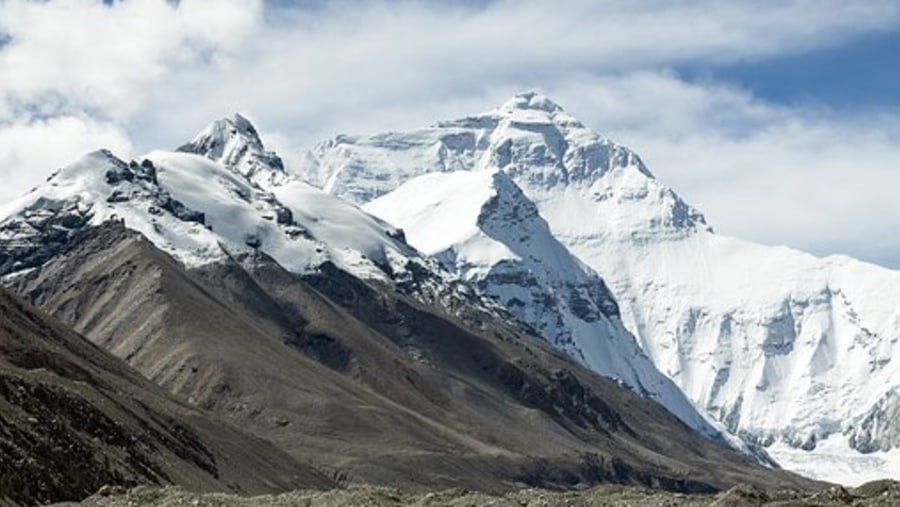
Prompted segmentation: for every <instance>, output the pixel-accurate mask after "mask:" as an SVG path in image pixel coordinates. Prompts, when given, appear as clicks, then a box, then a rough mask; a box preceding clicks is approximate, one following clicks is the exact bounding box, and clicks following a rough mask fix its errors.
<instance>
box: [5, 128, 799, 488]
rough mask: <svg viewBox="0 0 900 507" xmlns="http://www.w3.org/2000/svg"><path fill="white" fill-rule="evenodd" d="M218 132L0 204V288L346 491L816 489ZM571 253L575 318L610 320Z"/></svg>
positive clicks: (89, 162) (257, 149)
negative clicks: (562, 346)
mask: <svg viewBox="0 0 900 507" xmlns="http://www.w3.org/2000/svg"><path fill="white" fill-rule="evenodd" d="M230 121H231V123H232V124H234V128H232V127H229V126H228V125H229V123H228V121H224V123H222V122H220V123H217V124H216V125H220V126H222V125H224V127H221V128H219V127H216V126H215V125H214V126H213V127H211V128H210V129H207V130H206V131H205V133H207V134H208V135H201V136H199V137H198V139H200V141H196V142H195V143H192V144H189V145H187V146H189V147H190V146H193V147H191V148H183V149H182V151H181V152H154V153H151V154H150V155H148V156H146V157H145V158H143V159H142V160H141V161H140V162H137V161H134V162H126V161H123V160H120V159H118V158H116V157H115V156H114V155H112V154H111V153H108V152H97V153H94V154H91V155H89V156H87V157H86V158H84V159H82V160H81V161H79V162H77V163H76V164H74V165H72V166H69V167H66V168H64V169H62V170H61V171H59V172H58V173H57V174H55V175H54V176H52V177H51V178H50V179H49V180H48V181H47V183H46V184H44V185H42V186H40V187H38V188H37V189H35V190H34V191H33V192H31V193H29V194H28V195H26V196H23V197H22V198H20V199H18V200H16V201H14V202H12V203H10V204H8V205H5V206H4V207H2V208H0V256H2V257H0V266H2V270H0V276H2V277H3V281H4V283H5V284H6V285H7V286H8V287H10V288H12V289H14V290H15V291H16V292H17V293H18V294H20V295H22V296H23V297H26V298H28V300H29V301H31V302H32V303H34V304H35V305H38V306H40V307H41V308H42V309H44V310H45V311H47V312H48V313H51V314H53V315H54V316H56V317H57V318H59V319H61V320H63V321H64V322H65V323H67V324H68V325H70V326H72V327H73V328H75V329H76V330H77V331H79V332H81V333H83V334H84V335H85V336H86V337H88V338H89V339H90V340H91V341H93V342H94V343H95V344H97V345H99V346H100V347H102V348H104V349H106V350H108V351H111V352H112V353H113V354H114V355H116V356H118V357H120V358H122V359H124V360H126V361H127V362H128V363H129V364H130V365H131V366H133V367H134V368H135V369H137V370H138V371H139V372H140V373H141V374H143V375H144V376H146V377H147V378H148V379H150V380H152V381H153V382H155V383H156V384H158V385H160V386H162V387H164V388H165V389H167V390H168V391H170V392H172V393H174V394H176V395H178V396H179V397H181V398H182V399H184V400H187V402H188V403H190V404H192V405H195V406H197V407H200V408H202V409H206V410H209V411H212V412H213V413H215V414H216V415H217V416H219V417H222V418H223V419H226V420H229V421H234V422H237V423H239V424H240V425H241V427H243V428H245V429H247V430H248V431H251V432H253V433H254V434H255V435H257V436H259V437H261V438H264V439H266V440H269V441H271V442H274V443H275V444H276V445H277V446H278V447H279V448H281V449H283V450H285V451H286V452H287V453H289V454H290V455H292V456H293V457H294V458H296V459H299V460H302V461H303V462H307V463H310V464H312V465H314V466H315V467H316V468H317V469H319V470H322V471H324V472H326V473H327V475H328V476H329V477H332V478H333V479H334V480H336V481H338V482H340V483H377V484H389V485H406V486H415V487H418V488H422V487H436V486H441V487H447V486H463V487H470V488H479V489H486V490H497V489H508V488H515V487H521V485H522V484H528V485H544V486H554V487H574V486H577V485H580V484H593V483H597V482H618V483H626V484H639V485H643V486H651V487H663V488H667V489H674V490H689V491H709V490H713V489H720V488H724V487H728V486H730V485H733V484H735V483H737V482H749V483H754V484H759V485H765V486H767V487H800V488H806V487H811V486H813V484H812V483H810V482H809V481H806V480H804V479H802V478H799V477H797V476H795V475H792V474H789V473H786V472H783V471H780V470H773V469H767V468H764V467H761V466H759V465H757V464H756V463H755V462H753V461H752V460H750V459H749V458H748V457H746V456H743V455H741V454H738V453H736V452H734V451H733V450H731V449H729V448H727V447H726V446H722V445H719V444H717V443H714V442H712V441H710V440H708V439H707V438H704V437H702V436H701V435H699V434H698V433H696V432H694V431H692V430H691V429H690V428H689V427H687V426H686V425H684V424H683V423H682V422H681V421H679V420H678V419H677V418H675V417H674V416H672V415H671V414H670V413H669V412H668V411H666V410H665V409H664V408H662V407H661V406H660V405H658V404H657V403H655V402H653V401H651V400H648V399H646V398H642V397H640V396H637V395H635V394H634V393H632V392H631V391H629V390H627V389H624V388H622V387H621V386H620V385H619V384H618V383H616V382H613V381H611V380H609V379H606V378H603V377H601V376H599V375H597V374H596V373H593V372H591V371H590V370H588V369H586V368H584V367H582V366H580V365H578V364H576V363H574V362H572V361H571V360H570V359H569V358H568V357H566V356H565V355H563V354H562V353H561V352H559V351H557V350H556V349H555V348H553V347H552V346H550V345H549V344H547V343H546V342H545V341H543V340H541V339H539V338H537V337H535V336H533V335H531V334H530V328H529V327H528V326H527V325H524V324H521V323H520V322H519V321H518V320H517V319H516V318H515V317H514V316H513V315H512V314H510V313H509V312H507V311H506V310H504V309H502V308H500V307H499V306H498V305H497V304H495V303H492V302H491V301H490V300H488V299H485V298H484V297H482V296H481V295H480V294H479V293H478V291H476V290H475V289H473V288H469V287H468V286H466V285H465V284H464V283H462V282H460V281H459V280H458V279H457V277H456V276H455V275H453V274H450V273H448V272H447V271H446V270H444V269H443V268H442V267H441V265H440V263H439V262H438V261H436V260H433V259H429V258H426V257H424V256H422V255H421V254H419V253H418V252H417V251H416V250H415V249H413V248H412V247H411V246H409V245H408V244H407V243H406V242H405V241H404V239H403V235H402V233H401V232H400V231H399V230H398V229H396V228H394V227H392V226H389V225H388V224H387V223H385V222H383V221H382V220H379V219H376V218H374V217H372V216H370V215H368V214H366V213H364V212H363V211H361V210H360V209H359V208H358V207H356V206H354V205H352V204H349V203H346V202H344V201H342V200H340V199H338V198H336V197H334V196H330V195H328V194H326V193H324V192H322V191H320V190H316V189H314V188H312V187H310V186H309V185H307V184H304V183H302V182H299V181H297V180H295V179H293V177H290V176H287V177H281V176H278V174H280V169H279V168H278V166H277V164H268V165H267V164H262V162H260V161H262V160H265V159H264V158H261V157H259V156H257V155H259V153H263V154H266V153H268V152H266V151H265V149H264V147H263V146H262V144H261V143H256V142H254V140H253V138H254V137H255V134H254V133H255V129H252V128H247V127H246V126H245V127H240V125H238V124H239V123H240V120H238V119H235V120H230ZM222 135H224V136H225V138H224V139H223V138H222ZM228 136H238V137H239V139H234V138H232V137H228ZM243 137H248V139H240V138H243ZM223 141H224V142H223ZM221 146H226V147H227V146H238V148H235V149H234V150H230V149H225V148H222V149H221V150H220V149H219V147H221ZM241 146H246V149H244V148H240V147H241ZM190 151H193V152H199V153H188V152H190ZM232 152H233V153H240V154H241V155H240V156H237V157H236V158H235V157H232V158H230V159H228V160H219V159H217V158H216V157H219V156H224V155H222V154H226V153H232ZM269 155H271V154H269ZM267 156H268V155H267ZM272 157H274V155H272ZM214 159H215V160H214ZM270 159H271V157H270ZM235 160H237V162H235ZM242 161H249V162H247V163H246V164H245V163H244V162H242ZM225 164H228V165H225ZM254 164H256V165H254ZM248 165H253V166H254V167H255V170H253V171H249V170H247V167H248ZM267 172H268V173H267ZM270 175H274V176H272V177H270ZM509 190H512V188H510V189H509ZM512 197H513V199H514V200H516V199H519V200H521V198H522V196H521V195H518V194H516V195H513V196H512ZM540 224H541V222H539V221H533V223H532V224H531V225H530V226H529V227H532V228H534V227H544V228H546V225H543V226H541V225H540ZM538 232H541V230H538V229H537V228H535V229H534V233H535V234H537V233H538ZM545 232H546V231H545V230H543V233H545ZM554 248H558V245H557V246H556V247H554ZM560 255H562V253H560ZM529 262H531V261H529ZM571 262H572V266H573V269H575V267H578V269H581V270H582V271H583V278H582V279H578V280H581V281H582V282H584V285H583V286H578V287H577V289H578V290H579V291H582V292H583V293H584V294H585V297H587V295H590V296H591V297H592V298H593V299H592V300H591V301H590V302H589V304H588V306H587V310H586V311H585V312H584V314H585V315H588V314H593V315H594V317H596V319H598V320H602V318H606V319H607V320H608V321H609V322H610V323H611V324H610V325H614V324H612V321H611V320H610V317H609V315H614V305H613V304H611V303H610V300H609V297H608V294H606V292H605V291H604V290H602V282H599V281H598V280H597V279H596V278H595V277H594V276H593V275H591V274H589V272H588V271H587V270H586V268H584V267H583V266H581V265H580V264H577V263H576V262H575V261H574V260H571ZM578 276H582V275H578ZM565 307H566V308H569V303H566V305H565ZM604 312H605V313H604ZM601 315H602V316H603V317H601Z"/></svg>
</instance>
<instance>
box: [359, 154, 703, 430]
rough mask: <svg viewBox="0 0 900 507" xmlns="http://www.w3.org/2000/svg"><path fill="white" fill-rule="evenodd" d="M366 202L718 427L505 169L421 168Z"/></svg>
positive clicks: (682, 411)
mask: <svg viewBox="0 0 900 507" xmlns="http://www.w3.org/2000/svg"><path fill="white" fill-rule="evenodd" d="M365 209H366V210H367V211H369V212H372V213H373V214H375V215H377V216H380V217H381V218H383V219H385V220H387V221H388V222H391V223H393V224H396V225H398V226H400V227H402V228H403V229H404V231H405V233H406V237H407V238H408V239H409V241H410V242H411V243H412V244H413V245H415V246H416V247H418V248H419V249H420V250H421V251H422V252H424V253H426V254H428V255H431V256H434V257H435V258H437V259H439V260H440V261H441V263H442V264H443V266H444V267H445V269H447V270H449V271H452V272H455V273H457V274H458V275H459V276H460V277H461V279H462V280H464V281H466V282H468V283H470V284H473V285H474V286H475V287H476V288H477V289H478V290H479V291H480V292H481V293H483V294H487V295H490V296H492V297H493V298H495V299H496V300H497V301H499V302H500V303H501V304H502V305H503V306H504V307H505V308H507V309H508V310H509V311H510V312H512V313H513V314H514V315H515V316H516V317H518V318H519V319H521V320H522V321H523V322H525V323H526V324H529V325H530V326H532V327H533V328H534V329H535V330H536V331H537V332H538V334H539V335H540V336H542V337H544V338H545V339H546V340H547V341H548V342H550V343H551V344H553V345H554V346H556V347H557V348H559V349H561V350H563V351H565V352H566V353H567V354H568V355H569V356H571V357H573V358H575V359H576V360H578V361H579V362H581V363H582V364H584V365H586V366H588V367H589V368H592V369H593V370H594V371H597V372H600V373H602V374H603V375H605V376H607V377H610V378H613V379H616V380H617V381H619V382H621V383H623V384H624V385H626V386H628V387H630V388H631V389H632V390H634V391H636V392H638V393H640V394H641V395H643V396H648V397H651V398H653V399H655V400H657V401H659V402H660V403H661V404H662V405H663V406H665V407H666V408H668V409H669V410H670V411H671V412H672V413H674V414H675V415H677V416H678V417H679V418H681V419H682V420H683V421H684V422H685V423H687V424H688V425H689V426H691V427H693V428H695V429H697V430H698V431H701V432H703V433H705V434H707V435H710V436H712V437H715V436H716V435H717V434H718V432H717V430H716V429H714V428H713V427H712V426H711V425H710V424H709V423H708V422H707V421H706V420H704V419H703V418H702V417H700V416H699V414H698V413H697V411H696V409H694V407H693V405H692V404H691V403H690V401H688V400H687V398H685V396H684V394H683V393H682V392H681V391H680V390H679V389H678V387H676V386H675V384H674V383H672V381H671V380H669V379H668V378H667V377H665V376H663V375H662V374H660V373H659V371H658V370H657V369H656V367H655V366H654V365H653V363H652V362H651V361H650V360H649V358H647V356H646V355H645V354H644V352H643V351H642V350H641V348H640V346H638V344H637V342H636V341H635V339H634V337H633V336H632V335H631V334H630V333H628V331H626V330H625V328H624V326H623V325H622V322H621V320H620V318H619V308H618V306H617V304H616V302H615V299H614V298H613V296H612V295H611V294H610V292H609V290H608V289H607V288H606V285H605V284H604V282H603V280H602V279H601V278H600V277H599V276H598V275H597V274H596V273H595V272H594V271H593V270H591V269H590V268H588V267H587V266H585V265H584V264H583V263H581V262H580V261H579V260H578V259H576V258H575V257H574V256H573V255H572V254H570V253H569V251H568V250H567V249H566V248H565V247H564V246H563V245H562V244H560V243H559V242H558V241H557V240H556V239H555V238H554V237H553V234H552V233H551V232H550V228H549V227H548V226H547V223H546V222H545V221H544V220H543V219H542V218H541V217H540V215H539V214H538V210H537V207H536V206H535V205H534V203H532V202H531V201H530V200H528V198H526V197H525V195H524V194H523V193H522V191H521V190H520V189H519V188H518V187H517V186H516V184H515V183H514V182H513V181H512V180H511V179H510V177H509V175H507V174H506V173H503V172H492V171H473V172H468V171H466V172H456V173H432V174H426V175H422V176H418V177H416V178H413V179H411V180H410V181H408V182H406V183H404V184H403V185H401V186H400V187H399V188H398V189H397V190H395V191H393V192H391V193H389V194H387V195H385V196H383V197H382V198H380V199H376V200H375V201H372V202H370V203H369V204H367V205H366V206H365Z"/></svg>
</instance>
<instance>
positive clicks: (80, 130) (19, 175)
mask: <svg viewBox="0 0 900 507" xmlns="http://www.w3.org/2000/svg"><path fill="white" fill-rule="evenodd" d="M100 148H108V149H111V150H113V151H114V152H116V153H119V154H121V155H122V156H128V155H130V153H131V141H130V140H129V139H128V136H127V135H126V134H125V133H124V132H122V131H121V129H119V128H118V127H116V126H115V125H113V124H110V123H107V122H98V121H96V120H93V119H91V118H87V117H76V116H64V117H57V118H51V119H47V120H35V121H27V122H18V123H12V124H6V125H0V181H2V182H3V185H2V187H0V195H2V196H3V201H4V202H5V201H6V200H8V199H10V198H12V197H14V196H16V195H17V194H20V193H23V192H25V191H26V190H27V189H29V188H31V187H33V186H35V185H37V184H38V183H40V182H42V181H44V179H46V177H47V176H48V175H49V174H50V173H51V172H53V171H54V170H56V169H58V168H60V167H62V166H64V165H66V164H68V163H71V162H73V161H74V160H77V159H78V158H80V157H81V156H82V155H84V154H85V153H87V152H90V151H94V150H97V149H100Z"/></svg>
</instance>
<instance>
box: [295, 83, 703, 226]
mask: <svg viewBox="0 0 900 507" xmlns="http://www.w3.org/2000/svg"><path fill="white" fill-rule="evenodd" d="M496 170H501V171H502V172H504V173H506V174H507V175H509V177H510V178H511V179H512V180H513V181H514V182H515V183H516V184H517V185H518V186H519V187H520V188H521V189H522V191H523V192H524V193H525V194H526V195H528V197H529V198H530V199H531V200H532V201H534V202H535V203H536V204H537V205H538V208H540V209H541V211H542V214H543V216H544V218H545V219H547V221H549V222H550V223H551V224H553V223H555V222H556V221H557V220H559V221H566V222H568V223H570V225H571V229H572V230H571V231H563V232H564V233H566V234H568V233H570V232H571V234H572V235H573V236H578V237H597V236H625V237H626V238H627V239H629V240H630V238H632V237H633V236H634V235H638V236H641V237H651V236H662V237H682V236H685V235H690V234H693V233H695V232H696V231H698V230H709V229H710V228H709V226H708V225H707V223H706V219H705V218H704V217H703V215H702V214H701V213H700V212H699V211H697V210H696V209H694V208H693V207H691V206H690V205H688V204H687V203H686V202H685V201H684V200H682V199H681V198H680V197H679V196H678V195H677V194H675V193H674V192H673V191H672V190H671V189H669V188H668V187H666V186H665V185H664V184H662V183H661V182H660V181H659V180H657V179H656V178H654V177H653V175H652V174H651V173H650V171H649V170H648V169H647V167H646V166H645V165H644V163H643V162H642V161H641V159H640V157H639V156H638V155H637V154H635V153H634V152H632V151H631V150H629V149H628V148H625V147H623V146H621V145H619V144H616V143H614V142H613V141H610V140H609V139H606V138H604V137H602V136H600V135H598V134H597V133H595V132H593V131H592V130H590V129H588V128H587V127H585V126H584V125H583V124H582V123H581V122H579V121H578V120H576V119H575V118H573V117H572V116H570V115H569V114H568V113H566V112H565V111H564V110H563V109H562V108H561V107H560V106H559V105H558V104H556V103H555V102H553V101H552V100H550V99H549V98H547V97H545V96H543V95H540V94H537V93H534V92H528V93H522V94H518V95H516V96H514V97H513V98H511V99H510V100H508V101H506V102H505V103H504V104H503V105H501V106H500V107H499V108H497V109H494V110H492V111H490V112H487V113H483V114H480V115H475V116H467V117H464V118H461V119H458V120H451V121H443V122H439V123H437V124H435V125H433V126H431V127H428V128H424V129H421V130H417V131H412V132H403V133H397V132H391V133H385V134H377V135H371V136H364V135H356V136H348V135H342V136H337V137H335V138H333V139H331V140H329V141H326V142H324V143H322V144H320V145H318V146H316V147H315V148H314V149H313V150H311V151H309V152H308V153H307V156H306V157H305V159H304V163H303V164H302V165H301V167H299V168H298V174H299V175H300V176H301V177H303V178H304V179H306V180H307V181H309V182H310V183H311V184H313V185H315V186H318V187H320V188H322V189H323V190H325V191H326V192H329V193H332V194H335V195H338V196H341V197H343V198H345V199H347V200H350V201H352V202H355V203H358V204H363V203H366V202H369V201H372V200H374V199H377V198H378V197H380V196H382V195H384V194H386V193H388V192H390V191H392V190H394V189H395V188H397V187H398V186H400V185H401V184H403V183H404V182H405V181H407V180H409V179H411V178H414V177H416V176H419V175H421V174H425V173H431V172H458V171H496ZM563 195H565V197H564V198H563V197H562V196H563ZM558 200H561V201H563V202H560V203H559V206H557V204H556V203H555V202H554V203H549V204H547V205H545V204H544V202H545V201H558ZM545 208H546V209H545ZM595 209H596V210H597V211H599V212H596V213H595V211H594V210H595ZM552 213H559V214H561V215H562V216H560V217H556V216H552V215H551V214H552ZM588 213H589V214H588ZM576 217H577V219H576V220H573V218H576ZM586 218H590V219H589V220H588V219H586ZM556 232H559V231H556Z"/></svg>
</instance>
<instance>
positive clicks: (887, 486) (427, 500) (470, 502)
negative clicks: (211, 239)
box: [56, 480, 900, 507]
mask: <svg viewBox="0 0 900 507" xmlns="http://www.w3.org/2000/svg"><path fill="white" fill-rule="evenodd" d="M56 505H57V506H76V505H80V506H87V507H135V506H145V505H146V506H157V507H187V506H189V507H262V506H273V507H352V506H358V507H363V506H366V507H369V506H371V507H395V506H396V507H399V506H422V507H437V506H452V507H476V506H494V507H551V506H569V507H579V506H585V507H587V506H609V507H626V506H627V507H681V506H721V507H744V506H748V507H749V506H762V505H765V506H773V507H774V506H779V507H790V506H797V507H799V506H823V507H829V506H843V505H852V506H885V507H887V506H897V505H900V482H896V481H888V480H884V481H875V482H870V483H867V484H864V485H862V486H860V487H858V488H852V489H847V488H842V487H839V486H835V487H832V488H829V489H826V490H823V491H819V492H815V493H798V492H780V493H771V492H765V491H763V490H760V489H756V488H753V487H749V486H737V487H735V488H732V489H731V490H729V491H726V492H723V493H720V494H718V495H713V496H709V495H684V494H678V493H668V492H663V491H655V490H647V489H638V488H630V487H624V486H612V485H609V486H599V487H595V488H592V489H588V490H584V491H577V492H553V491H546V490H537V489H526V490H521V491H516V492H513V493H507V494H505V495H490V494H485V493H477V492H471V491H466V490H462V489H451V490H447V491H442V492H439V493H419V494H414V493H407V492H403V491H400V490H397V489H393V488H384V487H374V486H353V487H349V488H347V489H338V490H331V491H293V492H290V493H283V494H279V495H263V496H256V497H239V496H234V495H228V494H222V493H206V494H200V493H192V492H189V491H185V490H183V489H181V488H177V487H167V488H150V487H146V486H141V487H137V488H134V489H131V490H124V489H122V488H113V487H104V488H103V489H101V490H100V492H98V493H97V494H95V495H94V496H92V497H90V498H88V499H86V500H84V501H83V502H81V503H62V504H56Z"/></svg>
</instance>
